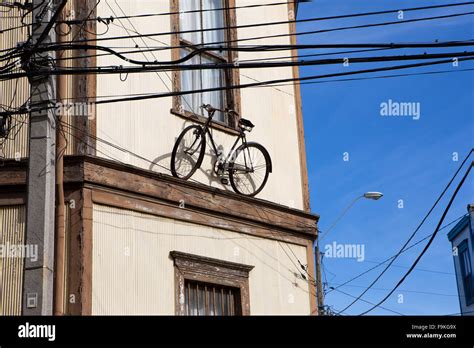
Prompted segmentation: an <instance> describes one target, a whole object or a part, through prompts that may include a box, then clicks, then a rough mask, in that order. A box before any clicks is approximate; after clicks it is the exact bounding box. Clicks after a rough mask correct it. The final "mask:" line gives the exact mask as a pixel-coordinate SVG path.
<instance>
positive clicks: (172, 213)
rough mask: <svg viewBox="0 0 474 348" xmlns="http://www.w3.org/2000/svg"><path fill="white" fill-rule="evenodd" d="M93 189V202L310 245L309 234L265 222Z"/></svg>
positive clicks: (112, 191) (114, 191)
mask: <svg viewBox="0 0 474 348" xmlns="http://www.w3.org/2000/svg"><path fill="white" fill-rule="evenodd" d="M90 189H91V190H92V201H93V203H94V204H100V205H105V206H109V207H114V208H118V209H126V210H130V211H134V212H139V213H142V214H149V215H153V216H160V217H164V218H169V219H174V220H179V221H184V222H188V223H192V224H197V225H203V226H209V227H214V228H219V229H223V230H227V231H232V232H237V233H242V234H246V235H251V236H254V237H259V238H265V239H271V240H277V241H281V242H286V243H292V244H295V245H301V246H304V247H306V246H307V245H308V237H301V236H297V235H294V234H290V233H288V231H285V230H279V229H277V228H268V227H266V226H264V225H262V224H258V223H252V222H245V221H239V220H237V219H232V218H228V217H222V216H219V215H218V214H215V213H214V214H213V213H210V212H202V211H197V210H195V209H192V208H190V207H184V208H180V207H179V204H169V203H165V202H162V201H157V200H155V199H149V198H148V199H147V198H144V197H139V196H134V195H130V194H123V193H120V192H119V191H116V190H110V189H102V188H95V187H90Z"/></svg>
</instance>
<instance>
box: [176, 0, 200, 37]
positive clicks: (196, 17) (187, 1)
mask: <svg viewBox="0 0 474 348" xmlns="http://www.w3.org/2000/svg"><path fill="white" fill-rule="evenodd" d="M200 7H201V5H200V1H199V0H180V2H179V10H180V12H188V11H196V12H192V13H180V15H179V30H180V31H181V32H182V31H188V30H200V29H201V28H202V25H201V13H200ZM181 38H182V39H184V40H187V41H190V42H192V43H194V44H200V43H201V41H202V40H201V32H199V31H198V32H193V33H182V34H181Z"/></svg>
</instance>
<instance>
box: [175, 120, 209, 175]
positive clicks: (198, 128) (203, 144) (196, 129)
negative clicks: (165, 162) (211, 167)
mask: <svg viewBox="0 0 474 348" xmlns="http://www.w3.org/2000/svg"><path fill="white" fill-rule="evenodd" d="M190 131H192V132H195V134H197V139H198V141H199V142H200V144H199V147H197V149H198V150H199V156H198V159H197V161H196V162H195V163H194V164H193V165H192V168H191V170H190V171H189V173H187V174H186V175H180V174H178V171H177V168H176V156H177V153H178V150H179V146H180V144H181V142H182V141H183V139H184V137H185V136H186V134H187V133H188V132H190ZM199 138H200V140H199ZM191 146H192V145H191ZM205 152H206V136H205V134H204V132H203V129H202V127H201V126H198V125H191V126H189V127H186V128H185V129H184V130H183V131H182V132H181V134H180V135H179V137H178V139H177V140H176V143H175V144H174V147H173V152H172V153H171V174H172V175H173V176H174V177H175V178H180V179H183V180H188V179H189V178H191V177H192V176H193V175H194V173H195V172H196V170H197V169H198V168H199V167H201V164H202V161H203V159H204V153H205Z"/></svg>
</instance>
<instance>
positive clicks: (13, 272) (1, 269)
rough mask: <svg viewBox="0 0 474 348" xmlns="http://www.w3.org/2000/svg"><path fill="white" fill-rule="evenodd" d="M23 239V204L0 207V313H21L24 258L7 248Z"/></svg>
mask: <svg viewBox="0 0 474 348" xmlns="http://www.w3.org/2000/svg"><path fill="white" fill-rule="evenodd" d="M24 241H25V206H23V205H21V206H10V207H0V247H1V253H0V315H20V314H21V297H22V296H21V295H22V284H23V262H24V258H23V257H18V256H19V255H18V254H17V255H16V256H14V255H13V254H12V253H11V252H7V250H8V249H10V247H14V248H18V247H21V246H23V244H24ZM10 250H11V249H10ZM17 250H18V249H17Z"/></svg>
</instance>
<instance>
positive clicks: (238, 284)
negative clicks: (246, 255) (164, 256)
mask: <svg viewBox="0 0 474 348" xmlns="http://www.w3.org/2000/svg"><path fill="white" fill-rule="evenodd" d="M170 256H171V258H173V260H174V265H175V289H176V292H175V299H176V315H185V309H184V301H183V299H184V291H183V290H184V283H185V280H186V279H189V280H194V281H200V282H205V283H211V284H216V285H224V286H230V287H235V288H239V289H240V296H241V303H242V314H243V315H250V291H249V273H250V271H251V270H252V269H253V268H254V266H248V265H243V264H239V263H235V262H229V261H223V260H218V259H212V258H209V257H204V256H198V255H192V254H187V253H182V252H179V251H171V252H170Z"/></svg>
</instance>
